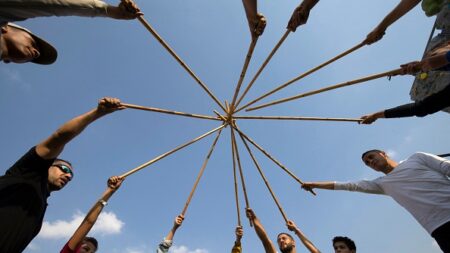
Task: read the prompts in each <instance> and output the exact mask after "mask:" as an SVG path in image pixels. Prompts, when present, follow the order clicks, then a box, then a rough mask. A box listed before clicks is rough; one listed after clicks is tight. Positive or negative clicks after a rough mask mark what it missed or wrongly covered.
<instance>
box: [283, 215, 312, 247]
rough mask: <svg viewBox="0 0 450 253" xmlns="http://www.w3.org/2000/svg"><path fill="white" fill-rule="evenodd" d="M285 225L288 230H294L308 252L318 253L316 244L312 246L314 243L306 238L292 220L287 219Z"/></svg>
mask: <svg viewBox="0 0 450 253" xmlns="http://www.w3.org/2000/svg"><path fill="white" fill-rule="evenodd" d="M286 225H287V227H288V229H289V230H290V231H292V232H294V233H295V234H296V235H297V236H298V238H300V240H301V241H302V243H303V245H305V247H306V248H307V249H308V250H309V252H311V253H320V250H319V249H317V248H316V246H314V244H313V243H312V242H311V241H310V240H309V239H308V238H306V236H305V234H303V232H302V231H301V230H300V229H299V228H298V227H297V225H295V223H294V222H293V221H288V222H287V224H286Z"/></svg>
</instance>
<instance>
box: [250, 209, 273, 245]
mask: <svg viewBox="0 0 450 253" xmlns="http://www.w3.org/2000/svg"><path fill="white" fill-rule="evenodd" d="M246 213H247V217H248V219H249V220H251V221H252V222H253V225H254V228H255V231H256V234H257V235H258V237H259V239H260V240H261V242H262V244H263V246H264V249H265V251H266V253H276V252H277V250H276V248H275V245H274V244H273V243H272V241H271V240H270V239H269V236H267V233H266V230H264V227H263V225H262V224H261V222H260V221H259V219H258V217H256V215H255V213H254V212H253V210H252V209H250V208H248V209H247V210H246Z"/></svg>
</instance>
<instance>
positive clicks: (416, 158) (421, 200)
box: [302, 149, 450, 253]
mask: <svg viewBox="0 0 450 253" xmlns="http://www.w3.org/2000/svg"><path fill="white" fill-rule="evenodd" d="M362 160H363V162H364V163H365V164H366V165H367V166H368V167H370V168H372V169H373V170H375V171H378V172H381V173H383V174H385V176H381V177H379V178H377V179H374V180H361V181H356V182H348V183H340V182H306V183H304V184H303V186H302V187H303V188H304V189H306V190H310V189H313V188H319V189H327V190H347V191H359V192H365V193H372V194H385V195H389V196H391V197H392V198H393V199H394V200H395V201H396V202H397V203H399V204H400V205H401V206H403V207H404V208H405V209H406V210H407V211H408V212H410V213H411V214H412V215H413V216H414V218H415V219H416V220H417V221H418V222H419V223H420V224H421V225H422V227H423V228H425V230H426V231H427V232H428V233H429V234H431V236H432V237H433V238H434V239H435V240H436V242H437V243H438V244H439V246H440V247H441V249H442V251H443V252H445V253H450V180H449V176H450V161H448V160H445V159H443V158H441V157H438V156H435V155H432V154H427V153H415V154H413V155H412V156H411V157H409V158H408V159H406V160H405V161H402V162H400V163H397V162H396V161H394V160H392V159H391V158H389V156H388V155H387V154H386V153H385V152H384V151H381V150H376V149H374V150H369V151H367V152H365V153H363V154H362Z"/></svg>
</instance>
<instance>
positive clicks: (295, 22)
mask: <svg viewBox="0 0 450 253" xmlns="http://www.w3.org/2000/svg"><path fill="white" fill-rule="evenodd" d="M318 2H319V0H303V2H302V3H301V4H300V5H299V6H297V8H295V10H294V12H293V13H292V16H291V18H290V19H289V22H288V25H287V29H289V30H291V31H292V32H295V30H296V29H297V27H299V26H301V25H303V24H306V22H307V21H308V17H309V12H310V11H311V9H312V8H313V7H314V5H316V4H317V3H318Z"/></svg>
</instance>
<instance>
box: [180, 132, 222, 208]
mask: <svg viewBox="0 0 450 253" xmlns="http://www.w3.org/2000/svg"><path fill="white" fill-rule="evenodd" d="M221 133H222V129H220V130H219V132H217V136H216V138H215V139H214V142H213V143H212V145H211V148H210V149H209V152H208V155H206V158H205V161H204V162H203V165H202V167H201V169H200V171H199V173H198V175H197V179H196V180H195V183H194V186H193V187H192V190H191V193H190V194H189V197H188V199H187V200H186V203H185V204H184V208H183V211H182V212H181V214H182V215H185V214H186V211H187V209H188V206H189V204H190V203H191V199H192V196H194V192H195V190H196V189H197V185H198V183H199V181H200V178H201V177H202V175H203V172H204V171H205V168H206V165H207V164H208V161H209V158H210V157H211V155H212V153H213V151H214V148H215V147H216V143H217V141H218V140H219V137H220V134H221Z"/></svg>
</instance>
